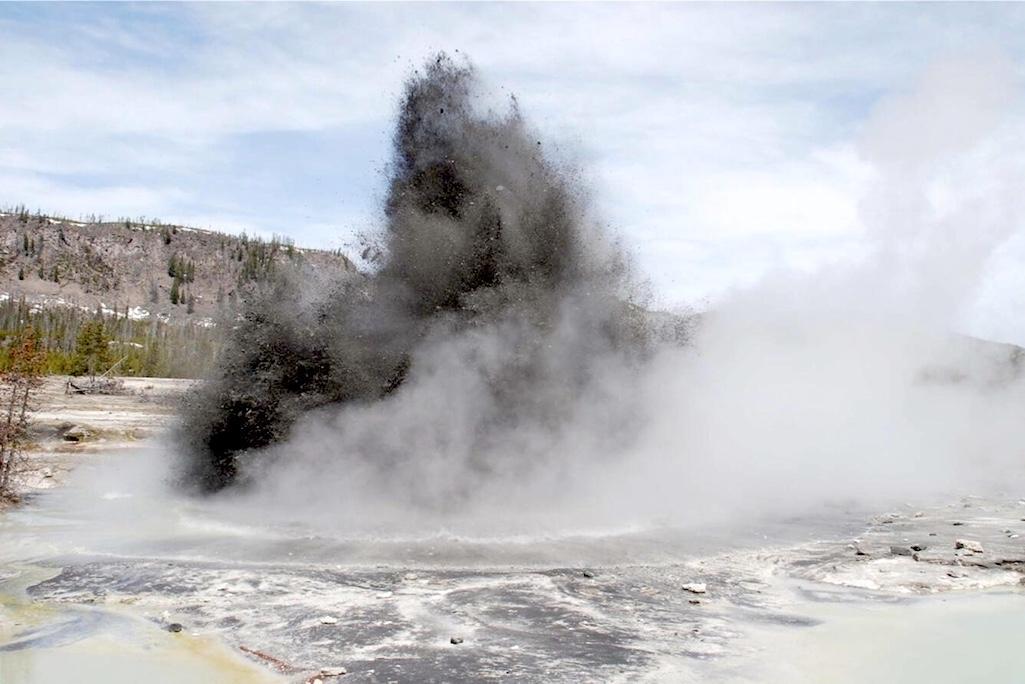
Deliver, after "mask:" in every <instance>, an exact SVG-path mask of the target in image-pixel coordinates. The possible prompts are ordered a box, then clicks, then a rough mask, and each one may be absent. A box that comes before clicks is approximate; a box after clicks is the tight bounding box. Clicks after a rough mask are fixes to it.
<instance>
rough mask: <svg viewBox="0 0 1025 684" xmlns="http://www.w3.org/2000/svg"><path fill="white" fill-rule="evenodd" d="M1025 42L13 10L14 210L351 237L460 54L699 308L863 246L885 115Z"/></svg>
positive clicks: (8, 162) (227, 13)
mask: <svg viewBox="0 0 1025 684" xmlns="http://www.w3.org/2000/svg"><path fill="white" fill-rule="evenodd" d="M1023 35H1025V6H1021V5H994V4H966V5H962V4H928V5H897V4H842V5H841V4H837V5H826V4H786V5H767V4H757V5H747V4H730V5H707V4H701V5H697V4H694V5H666V4H659V5H647V4H629V5H610V4H602V5H588V4H569V5H564V4H546V5H532V4H530V5H528V4H445V5H434V4H374V5H366V4H331V5H313V4H293V5H274V4H259V5H250V4H214V5H200V4H173V5H165V4H140V5H135V4H86V3H82V4H78V3H75V4H53V5H51V4H37V3H31V4H17V3H4V4H0V82H2V83H3V86H4V87H3V90H4V94H3V96H2V97H0V202H2V203H5V204H18V203H25V204H27V205H28V206H30V207H31V208H37V207H38V208H40V209H43V210H44V211H48V212H59V213H64V214H69V215H72V216H79V215H88V214H104V215H106V216H111V217H116V216H122V215H128V216H147V217H159V218H161V219H163V220H165V221H175V222H182V223H188V224H193V225H200V226H209V227H214V228H218V229H223V230H230V231H239V230H243V229H245V230H249V231H250V232H259V233H263V234H268V235H269V234H271V233H278V234H284V235H289V236H291V237H293V238H295V240H296V241H297V242H298V243H300V244H304V245H310V246H320V247H345V246H346V245H347V244H350V243H351V241H352V237H353V235H354V234H355V233H356V232H358V231H363V230H368V229H373V228H374V226H375V225H377V222H378V216H379V211H378V210H379V205H380V200H381V195H382V192H383V187H384V182H383V180H384V175H383V168H384V165H385V164H386V163H387V161H388V155H389V140H390V135H391V123H392V117H393V115H394V113H395V109H396V105H397V100H398V97H399V94H400V92H401V86H402V81H403V79H404V77H405V76H406V74H408V73H409V71H410V70H411V69H413V68H415V67H416V66H417V65H418V64H419V63H420V62H421V61H423V60H424V59H425V58H427V57H428V56H429V55H431V54H432V53H434V52H436V51H438V50H446V51H449V52H452V53H454V52H455V51H459V52H460V54H465V55H468V56H469V57H470V58H471V59H472V61H473V62H474V64H475V65H476V66H477V67H478V68H479V70H480V72H481V74H482V76H483V77H484V78H485V80H486V81H487V83H488V84H489V86H490V87H491V89H492V93H493V97H494V100H495V102H496V103H501V102H502V101H503V98H505V97H506V96H507V95H508V94H509V93H515V94H516V95H517V97H518V99H519V101H520V103H521V105H522V107H523V110H524V111H525V112H526V114H527V115H528V117H529V118H530V119H531V120H532V121H533V122H534V124H535V126H536V127H537V128H538V130H539V133H540V135H541V136H543V138H544V139H545V140H546V142H547V143H548V144H549V145H550V147H551V148H552V149H554V150H556V154H558V155H561V156H564V157H566V158H567V159H570V160H572V161H574V162H577V163H579V164H580V165H582V166H583V168H584V169H585V172H586V178H587V181H588V183H589V185H590V187H591V188H592V189H593V190H594V197H595V202H596V213H597V215H598V216H599V217H600V218H601V219H602V220H603V221H607V222H608V223H609V224H610V225H611V226H613V228H614V230H615V231H616V232H617V233H618V234H619V235H620V237H621V238H622V240H623V242H625V243H626V244H627V245H628V247H629V248H630V249H631V251H632V252H633V253H634V254H635V255H636V259H637V262H638V266H639V269H640V270H641V271H642V272H643V273H646V274H648V275H649V276H650V278H651V283H652V291H653V294H654V296H655V298H656V300H657V301H658V302H659V303H661V304H663V305H678V304H682V303H697V304H698V305H701V304H702V303H703V302H707V301H708V300H709V299H712V300H714V299H715V298H716V297H718V296H721V294H722V293H723V292H724V291H726V290H727V289H728V288H730V287H732V286H737V285H741V284H744V283H748V282H751V281H752V280H754V279H755V278H757V277H759V276H760V275H762V274H763V273H765V272H766V271H769V270H771V269H774V268H780V267H789V268H798V269H812V268H816V267H821V266H822V265H823V264H828V263H830V262H831V260H836V259H844V258H848V257H849V256H850V255H851V254H856V253H858V250H859V245H863V244H864V242H865V239H866V237H865V236H866V235H867V234H871V232H872V228H871V226H868V225H866V218H865V211H864V207H865V204H866V197H867V196H869V195H870V194H871V193H870V190H871V184H872V178H873V174H874V173H876V171H878V169H877V168H875V166H874V164H876V165H878V164H877V163H883V162H879V159H881V157H879V158H875V159H874V158H873V157H872V155H871V154H866V152H865V149H866V147H865V140H866V130H869V129H871V128H872V126H873V123H872V122H873V121H875V120H877V119H878V118H879V117H880V114H879V112H880V111H884V112H885V111H888V110H887V107H888V106H889V105H887V103H889V102H891V101H898V102H899V101H900V100H899V98H900V97H902V93H907V92H914V91H915V88H916V87H918V85H917V84H919V83H920V82H921V80H922V79H923V78H924V77H927V75H928V73H930V71H929V70H930V69H932V68H933V66H934V65H935V64H937V63H944V62H945V61H949V60H968V61H970V62H972V63H977V62H978V63H987V64H988V63H1000V64H1001V65H1003V66H1001V67H1000V68H1001V69H1004V70H1005V71H1006V72H1008V73H1010V74H1011V76H1010V77H1009V78H1010V80H1012V81H1013V80H1015V79H1017V78H1018V77H1019V76H1020V74H1021V71H1022V60H1023V59H1025V40H1022V38H1021V36H1023ZM980 55H981V57H980ZM924 75H925V76H924ZM966 80H967V83H968V85H967V86H966V87H967V88H968V89H969V90H970V89H971V86H972V81H973V80H974V77H972V76H969V77H968V78H967V79H966ZM952 87H955V88H956V87H958V86H957V85H956V84H955V85H954V86H952ZM969 95H970V93H969ZM895 98H896V100H895ZM1015 107H1016V105H1015V106H1014V107H1011V109H1012V110H1015V111H1017V109H1015ZM928 108H929V105H928V103H927V104H926V105H925V106H924V107H923V108H922V111H920V112H919V114H920V115H925V114H928ZM884 128H885V126H884ZM917 128H918V127H915V126H912V127H911V129H910V130H912V131H914V130H917ZM940 132H941V133H942V132H943V131H940ZM1016 230H1017V229H1016V228H1015V229H1014V230H1010V231H1009V232H1008V233H1007V234H1006V235H1003V234H1001V235H1003V238H1006V239H1007V240H1011V238H1013V236H1014V235H1016V234H1017V233H1016ZM1003 238H1002V239H1003ZM1008 250H1010V252H1009V251H1008ZM1009 253H1011V254H1012V255H1013V254H1014V253H1015V252H1014V250H1013V245H1012V246H1011V247H1010V248H1003V251H1002V252H1001V253H1000V254H1001V255H1002V256H1000V258H1002V259H1004V261H1005V262H1006V263H1005V268H1012V270H1013V267H1014V266H1016V265H1017V263H1018V262H1017V261H1016V260H1015V258H1012V257H1008V254H1009ZM1022 253H1023V254H1025V251H1023V252H1022ZM998 256H999V255H998ZM1008 259H1010V261H1008ZM1008 263H1009V264H1010V265H1011V266H1009V267H1008V266H1007V264H1008ZM1001 277H1004V278H1005V279H1006V277H1008V276H1006V274H1005V276H1001ZM996 280H997V281H1000V278H997V279H996ZM1000 282H1003V281H1000ZM1008 282H1009V283H1011V284H1007V283H1005V284H1004V285H992V284H989V285H986V287H988V288H989V289H990V290H992V289H993V288H994V287H996V288H997V290H1000V289H1001V288H1013V287H1016V285H1015V284H1014V283H1015V281H1013V279H1012V280H1011V281H1008ZM986 306H989V307H990V308H993V307H996V308H997V309H999V308H1000V306H1003V305H994V304H987V305H986ZM983 308H985V307H983ZM1005 308H1006V307H1005ZM994 315H995V314H994ZM1000 315H1003V316H1005V317H1006V315H1007V314H1006V312H1005V313H1004V314H1000ZM1005 336H1006V335H1005Z"/></svg>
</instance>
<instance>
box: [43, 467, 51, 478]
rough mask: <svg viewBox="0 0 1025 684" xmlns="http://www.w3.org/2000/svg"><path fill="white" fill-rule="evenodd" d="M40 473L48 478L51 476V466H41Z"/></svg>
mask: <svg viewBox="0 0 1025 684" xmlns="http://www.w3.org/2000/svg"><path fill="white" fill-rule="evenodd" d="M42 475H43V478H45V479H50V478H51V477H53V468H43V472H42Z"/></svg>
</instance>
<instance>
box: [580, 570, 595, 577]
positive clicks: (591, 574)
mask: <svg viewBox="0 0 1025 684" xmlns="http://www.w3.org/2000/svg"><path fill="white" fill-rule="evenodd" d="M580 574H581V575H583V576H584V577H586V578H587V579H594V570H584V571H583V572H582V573H580Z"/></svg>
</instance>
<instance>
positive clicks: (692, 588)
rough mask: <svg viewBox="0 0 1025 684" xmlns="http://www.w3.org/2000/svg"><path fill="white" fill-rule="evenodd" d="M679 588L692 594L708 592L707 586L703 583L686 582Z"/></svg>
mask: <svg viewBox="0 0 1025 684" xmlns="http://www.w3.org/2000/svg"><path fill="white" fill-rule="evenodd" d="M680 588H681V589H683V590H684V591H689V592H690V593H692V594H704V593H705V592H707V591H708V585H707V584H705V583H704V582H688V583H687V584H684V585H683V586H682V587H680Z"/></svg>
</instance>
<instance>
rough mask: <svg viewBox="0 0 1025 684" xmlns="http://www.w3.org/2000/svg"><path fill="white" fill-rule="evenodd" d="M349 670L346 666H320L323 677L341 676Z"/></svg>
mask: <svg viewBox="0 0 1025 684" xmlns="http://www.w3.org/2000/svg"><path fill="white" fill-rule="evenodd" d="M348 672H349V671H348V670H346V669H345V668H344V667H322V668H320V676H321V677H341V676H342V675H345V674H348Z"/></svg>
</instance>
